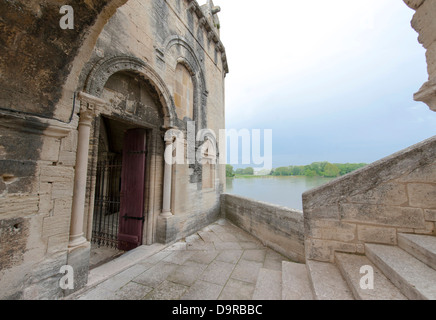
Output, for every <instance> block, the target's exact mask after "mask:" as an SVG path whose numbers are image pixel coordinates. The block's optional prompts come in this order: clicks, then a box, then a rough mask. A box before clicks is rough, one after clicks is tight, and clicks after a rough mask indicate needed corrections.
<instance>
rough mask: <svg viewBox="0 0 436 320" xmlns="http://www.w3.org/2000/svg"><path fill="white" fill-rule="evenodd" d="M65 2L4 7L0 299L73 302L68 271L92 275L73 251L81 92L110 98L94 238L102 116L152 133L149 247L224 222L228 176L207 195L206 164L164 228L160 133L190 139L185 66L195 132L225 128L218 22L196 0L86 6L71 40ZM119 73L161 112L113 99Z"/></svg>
mask: <svg viewBox="0 0 436 320" xmlns="http://www.w3.org/2000/svg"><path fill="white" fill-rule="evenodd" d="M60 5H61V4H60V3H59V1H51V0H50V1H49V0H48V1H44V2H43V3H41V4H36V2H35V1H32V2H31V3H30V2H28V1H21V0H14V1H2V0H0V9H1V10H0V12H1V15H2V19H0V20H1V22H0V27H1V28H2V30H5V32H4V33H2V35H1V36H0V38H1V42H2V47H3V48H4V49H5V55H4V56H2V58H0V68H1V70H2V88H3V89H1V90H0V93H1V96H0V129H1V132H2V134H1V136H0V239H1V240H0V299H5V298H14V299H20V298H21V299H39V298H47V299H56V298H59V297H61V296H62V295H63V294H64V293H65V292H63V291H62V290H61V289H60V288H59V279H60V277H61V276H62V275H61V274H60V273H59V271H60V267H61V266H63V265H66V264H68V263H70V262H71V261H73V260H77V259H79V260H80V261H77V265H79V266H81V267H82V266H83V274H85V273H86V263H84V261H82V260H83V259H86V255H84V256H83V257H79V258H77V257H78V256H77V254H75V252H72V251H71V250H69V248H68V245H69V236H70V224H71V220H72V219H71V218H72V213H71V207H72V203H73V198H74V195H73V193H74V177H75V176H76V151H77V147H78V123H79V121H80V119H81V116H80V109H81V107H82V108H83V105H82V106H81V104H80V101H79V100H78V92H85V93H87V94H90V95H92V96H95V97H100V98H103V99H106V98H108V99H109V100H111V101H107V104H106V106H105V107H104V108H101V109H99V110H98V114H95V118H94V120H93V121H92V128H91V137H90V144H89V162H88V175H87V186H86V192H87V194H86V203H85V212H84V216H83V218H84V219H83V220H84V221H83V222H84V226H83V231H84V235H85V237H86V238H87V240H88V241H89V240H90V239H91V232H90V231H91V225H92V214H93V201H94V199H93V194H94V188H95V165H96V161H97V155H98V148H97V147H98V141H99V136H98V132H99V125H98V123H99V122H100V118H101V116H105V117H111V119H115V120H116V121H121V122H123V123H127V124H130V125H134V126H138V127H145V128H148V129H149V130H150V140H151V141H153V143H151V144H150V145H151V148H150V150H148V151H149V155H148V158H147V165H148V167H147V168H148V173H147V177H146V180H147V181H146V193H147V196H146V197H147V200H149V201H148V202H147V205H146V208H145V211H146V212H145V215H146V216H147V218H148V220H147V221H150V223H149V225H147V226H146V229H147V233H145V234H146V236H145V238H144V239H143V243H144V244H151V243H153V242H157V241H162V242H170V241H174V240H177V239H180V238H183V237H184V236H187V235H189V234H191V233H192V232H193V231H196V229H199V228H201V227H203V226H205V225H207V224H209V223H210V222H211V221H213V220H214V219H216V218H217V216H218V214H219V199H220V193H221V191H222V190H223V188H224V187H223V186H224V183H225V177H224V174H225V169H223V166H217V168H216V170H217V172H216V177H217V178H216V179H215V181H213V185H214V188H213V189H212V190H207V191H206V192H203V188H202V174H201V173H202V172H201V167H198V166H189V167H188V168H187V169H186V170H185V173H183V174H178V175H177V176H176V177H175V179H177V182H178V184H184V185H186V186H188V187H187V194H188V195H187V197H183V199H182V200H181V201H184V202H185V203H184V204H182V205H179V208H183V209H184V210H183V211H181V212H178V214H177V216H174V217H173V219H169V220H168V221H164V223H161V221H160V220H159V214H160V212H161V209H162V189H163V188H162V187H163V186H162V184H163V171H164V160H163V155H164V141H163V135H164V133H165V131H166V130H167V129H168V128H169V127H175V128H178V129H180V130H182V131H184V132H186V121H185V120H186V119H180V117H178V116H177V113H176V111H175V105H174V99H173V94H174V90H173V89H174V88H173V86H174V84H175V81H174V77H175V70H176V67H177V65H178V64H182V65H184V66H185V67H187V68H188V67H189V68H188V70H189V71H190V72H191V74H192V77H193V84H194V86H196V89H195V90H196V91H195V94H196V98H195V99H196V100H195V103H196V106H197V112H196V114H195V115H194V117H195V118H194V119H193V120H195V121H196V122H197V129H203V128H210V129H213V130H214V131H216V132H218V130H219V129H222V128H224V126H225V124H224V121H225V118H224V78H225V75H226V73H227V72H228V66H227V60H226V55H225V49H224V46H223V44H222V43H221V41H220V39H219V30H218V29H217V28H216V26H214V25H213V23H212V22H211V17H209V16H207V14H206V12H205V11H204V10H203V9H202V8H201V7H200V6H199V5H198V3H197V2H196V1H193V0H167V1H165V0H147V1H142V0H130V1H126V0H112V1H103V0H92V1H77V3H76V2H75V3H74V4H72V7H73V8H74V9H75V18H76V20H75V21H76V25H77V28H76V29H74V30H69V31H65V30H61V29H60V28H59V20H60V18H61V17H62V15H60V14H59V8H60ZM117 8H118V9H117ZM68 32H69V33H68ZM66 33H68V34H67V35H66ZM41 56H44V59H40V57H41ZM14 61H19V63H18V62H17V63H14ZM116 73H120V74H128V75H129V76H132V77H133V78H135V79H136V78H140V80H139V81H143V83H145V85H146V86H147V87H148V88H150V97H151V98H152V99H153V103H154V105H153V106H157V107H158V108H159V111H158V112H155V113H152V112H148V111H150V110H151V109H152V108H150V107H151V105H152V104H153V103H151V102H149V100H144V101H145V102H143V103H142V104H141V103H139V104H137V105H132V104H131V102H132V101H131V98H132V97H134V95H130V92H121V93H123V94H118V93H119V92H118V93H116V94H115V95H114V96H111V95H108V94H107V93H108V91H107V89H111V88H110V87H111V86H109V87H108V86H105V85H106V82H107V80H108V79H109V78H110V77H111V76H112V75H114V74H116ZM112 79H117V77H114V78H112ZM118 79H120V77H118ZM123 81H124V80H123V79H121V80H119V83H118V84H119V86H120V87H122V86H123V83H124V82H123ZM134 81H135V80H134ZM3 82H4V83H3ZM109 84H110V83H109ZM20 86H21V87H20ZM23 88H25V89H23ZM126 88H127V90H130V89H131V88H130V87H126ZM112 89H113V88H112ZM99 90H100V91H99ZM105 90H106V91H105ZM118 91H120V90H118ZM131 91H135V90H133V89H132V90H131ZM141 94H142V93H141ZM117 99H118V100H117ZM123 99H124V101H123ZM123 103H125V107H123ZM147 110H148V111H147ZM17 111H19V112H17ZM147 112H148V113H147ZM156 115H157V116H158V118H156ZM72 253H73V254H72ZM88 256H89V254H88ZM85 262H86V261H85ZM84 279H86V277H85V278H83V279H79V280H80V281H82V280H84Z"/></svg>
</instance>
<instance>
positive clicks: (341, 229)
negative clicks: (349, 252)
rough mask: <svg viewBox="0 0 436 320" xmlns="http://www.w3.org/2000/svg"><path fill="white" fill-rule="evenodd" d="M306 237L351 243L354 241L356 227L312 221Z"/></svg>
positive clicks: (335, 222) (333, 222) (324, 221)
mask: <svg viewBox="0 0 436 320" xmlns="http://www.w3.org/2000/svg"><path fill="white" fill-rule="evenodd" d="M310 227H311V229H310V230H307V231H308V232H307V235H308V236H311V237H313V238H316V239H325V240H337V241H343V242H349V241H350V242H351V241H353V240H355V239H356V225H355V224H351V223H343V222H340V221H332V220H313V221H312V222H311V225H310Z"/></svg>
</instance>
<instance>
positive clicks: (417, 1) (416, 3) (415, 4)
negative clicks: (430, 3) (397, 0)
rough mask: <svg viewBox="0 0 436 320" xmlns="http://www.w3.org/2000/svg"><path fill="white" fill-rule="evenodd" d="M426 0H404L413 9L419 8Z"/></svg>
mask: <svg viewBox="0 0 436 320" xmlns="http://www.w3.org/2000/svg"><path fill="white" fill-rule="evenodd" d="M424 1H425V0H404V2H405V3H406V4H407V5H408V6H409V7H410V8H412V9H414V10H416V9H418V8H419V7H420V6H421V5H422V4H423V3H424Z"/></svg>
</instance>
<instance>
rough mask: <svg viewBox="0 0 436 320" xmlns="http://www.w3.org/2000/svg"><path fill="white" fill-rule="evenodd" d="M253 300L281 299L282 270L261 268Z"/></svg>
mask: <svg viewBox="0 0 436 320" xmlns="http://www.w3.org/2000/svg"><path fill="white" fill-rule="evenodd" d="M253 300H282V272H281V271H278V270H270V269H264V268H261V269H260V270H259V275H258V276H257V282H256V287H255V289H254V293H253Z"/></svg>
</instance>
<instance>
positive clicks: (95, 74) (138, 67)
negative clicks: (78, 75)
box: [84, 56, 176, 128]
mask: <svg viewBox="0 0 436 320" xmlns="http://www.w3.org/2000/svg"><path fill="white" fill-rule="evenodd" d="M122 71H126V72H131V73H135V74H138V75H140V76H142V77H143V78H144V79H146V80H148V81H149V82H150V83H151V85H152V86H153V87H154V89H155V90H156V92H157V93H158V95H159V102H160V103H161V105H162V108H163V110H162V111H163V113H164V126H165V127H166V128H173V127H174V126H175V119H176V113H175V104H174V100H173V98H172V95H171V93H170V91H169V89H168V87H167V86H166V84H165V82H164V80H163V79H162V78H161V77H160V76H159V74H158V73H157V72H156V71H154V69H153V68H152V67H151V66H150V65H148V64H147V63H146V62H144V61H142V60H140V59H138V58H135V57H131V56H112V57H109V58H105V59H103V60H101V61H100V62H99V63H97V65H96V66H95V67H94V68H93V69H92V71H91V72H90V74H89V76H88V78H87V80H86V83H85V87H84V91H85V92H86V93H88V94H90V95H93V96H95V97H101V95H102V93H103V89H104V86H105V84H106V83H107V81H108V80H109V78H110V77H111V76H112V75H114V74H115V73H117V72H122Z"/></svg>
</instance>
